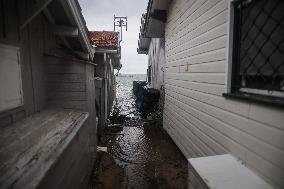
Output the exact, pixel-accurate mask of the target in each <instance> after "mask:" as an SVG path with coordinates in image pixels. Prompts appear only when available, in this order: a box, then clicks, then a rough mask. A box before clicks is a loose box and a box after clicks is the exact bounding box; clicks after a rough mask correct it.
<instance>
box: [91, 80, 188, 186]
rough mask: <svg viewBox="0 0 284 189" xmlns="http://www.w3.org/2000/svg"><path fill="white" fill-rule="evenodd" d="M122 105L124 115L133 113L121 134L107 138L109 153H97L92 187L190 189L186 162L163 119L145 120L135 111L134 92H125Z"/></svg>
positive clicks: (110, 135)
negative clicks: (167, 130)
mask: <svg viewBox="0 0 284 189" xmlns="http://www.w3.org/2000/svg"><path fill="white" fill-rule="evenodd" d="M129 82H131V81H129ZM122 84H123V83H122ZM122 84H120V86H121V85H122ZM124 87H125V86H124ZM120 90H121V89H119V88H118V90H117V91H118V92H121V91H120ZM125 92H128V93H129V90H125ZM120 97H121V96H120ZM127 102H128V104H127ZM125 103H126V104H125ZM120 104H121V105H122V106H124V107H122V108H123V110H124V111H125V113H128V112H130V111H131V112H132V113H131V115H130V114H129V113H128V116H127V117H128V119H126V121H125V122H124V124H123V130H122V131H120V132H116V133H108V134H107V135H106V136H105V137H106V138H105V140H104V141H105V144H101V145H103V146H107V147H108V150H107V152H99V154H98V158H97V163H96V166H95V169H94V170H93V173H92V176H91V179H90V188H96V189H113V188H114V189H116V188H118V189H120V188H129V189H131V188H163V189H174V188H177V189H179V188H181V189H183V188H187V178H188V172H187V170H188V168H187V160H186V159H185V158H184V156H183V155H182V153H181V152H180V150H179V149H178V148H177V146H176V145H175V144H174V142H173V141H172V139H171V138H170V137H169V135H168V134H167V133H166V132H165V130H164V129H163V127H162V124H161V120H154V121H153V120H152V121H145V120H143V119H142V118H141V117H140V116H139V114H138V113H137V112H135V111H133V110H135V107H133V106H135V104H134V103H133V96H132V94H131V93H129V94H128V95H126V94H125V93H124V94H123V95H122V98H121V99H120ZM125 106H126V107H125ZM127 110H128V111H127Z"/></svg>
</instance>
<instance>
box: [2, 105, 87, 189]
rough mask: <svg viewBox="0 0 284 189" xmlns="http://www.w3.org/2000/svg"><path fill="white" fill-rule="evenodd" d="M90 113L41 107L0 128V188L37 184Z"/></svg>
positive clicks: (33, 186) (30, 187)
mask: <svg viewBox="0 0 284 189" xmlns="http://www.w3.org/2000/svg"><path fill="white" fill-rule="evenodd" d="M88 116H89V114H88V113H86V112H78V111H74V110H44V111H42V112H40V113H37V114H34V115H33V116H31V117H28V118H27V119H25V120H23V121H20V122H18V123H15V124H13V125H10V126H7V127H5V128H0V188H1V189H5V188H21V189H22V188H23V189H24V188H28V189H33V188H37V187H38V186H39V185H40V184H41V182H42V181H43V180H44V178H45V177H46V175H48V172H49V171H50V169H51V168H52V167H53V166H54V165H55V164H56V162H58V160H59V159H60V156H61V155H62V153H63V152H64V151H65V150H66V148H67V147H68V146H69V145H70V143H71V141H72V140H73V139H74V137H75V136H76V134H77V133H78V131H79V130H80V128H81V127H82V126H83V125H84V123H85V122H86V120H87V119H88Z"/></svg>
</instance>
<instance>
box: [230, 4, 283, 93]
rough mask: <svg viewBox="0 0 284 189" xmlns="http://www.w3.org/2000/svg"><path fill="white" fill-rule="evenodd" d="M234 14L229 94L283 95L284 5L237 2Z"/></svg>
mask: <svg viewBox="0 0 284 189" xmlns="http://www.w3.org/2000/svg"><path fill="white" fill-rule="evenodd" d="M234 10H235V11H234V14H235V15H234V47H233V65H232V66H233V67H232V68H233V72H232V74H233V75H232V76H233V77H232V92H242V91H244V89H255V90H256V91H259V90H262V91H263V90H265V91H275V92H276V93H281V92H283V91H284V1H283V0H269V1H268V0H246V1H244V0H239V1H236V3H235V4H234ZM282 94H283V93H282Z"/></svg>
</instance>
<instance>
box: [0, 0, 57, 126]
mask: <svg viewBox="0 0 284 189" xmlns="http://www.w3.org/2000/svg"><path fill="white" fill-rule="evenodd" d="M32 5H33V1H29V0H10V1H5V0H1V1H0V15H1V16H0V17H1V19H0V26H1V29H0V43H4V44H9V45H14V46H17V47H20V55H21V56H20V59H21V67H22V82H23V83H22V86H23V95H24V105H23V106H22V107H18V108H16V109H13V110H9V111H4V112H0V126H6V125H9V124H11V123H13V122H15V121H18V120H21V119H23V118H24V117H26V116H29V115H31V114H33V113H35V112H38V111H40V110H41V109H43V108H44V106H45V105H46V95H45V94H46V91H45V85H44V84H45V82H44V79H45V73H44V57H43V54H44V52H48V51H49V50H50V49H53V48H55V47H56V39H55V37H54V36H53V35H52V34H51V32H49V29H48V23H47V21H46V19H45V18H44V16H42V15H39V16H37V17H36V18H35V19H34V20H33V21H32V22H31V23H30V24H28V25H27V26H26V27H25V28H23V29H21V30H20V29H19V26H20V23H22V22H23V20H24V18H25V16H26V15H27V14H28V12H29V11H30V9H31V7H32Z"/></svg>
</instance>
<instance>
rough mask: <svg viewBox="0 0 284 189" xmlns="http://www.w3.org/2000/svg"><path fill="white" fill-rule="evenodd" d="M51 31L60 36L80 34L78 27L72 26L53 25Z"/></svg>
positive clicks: (76, 35)
mask: <svg viewBox="0 0 284 189" xmlns="http://www.w3.org/2000/svg"><path fill="white" fill-rule="evenodd" d="M51 31H52V32H53V33H54V34H55V35H59V36H67V37H78V36H79V30H78V28H77V27H72V26H60V25H52V26H51Z"/></svg>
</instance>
